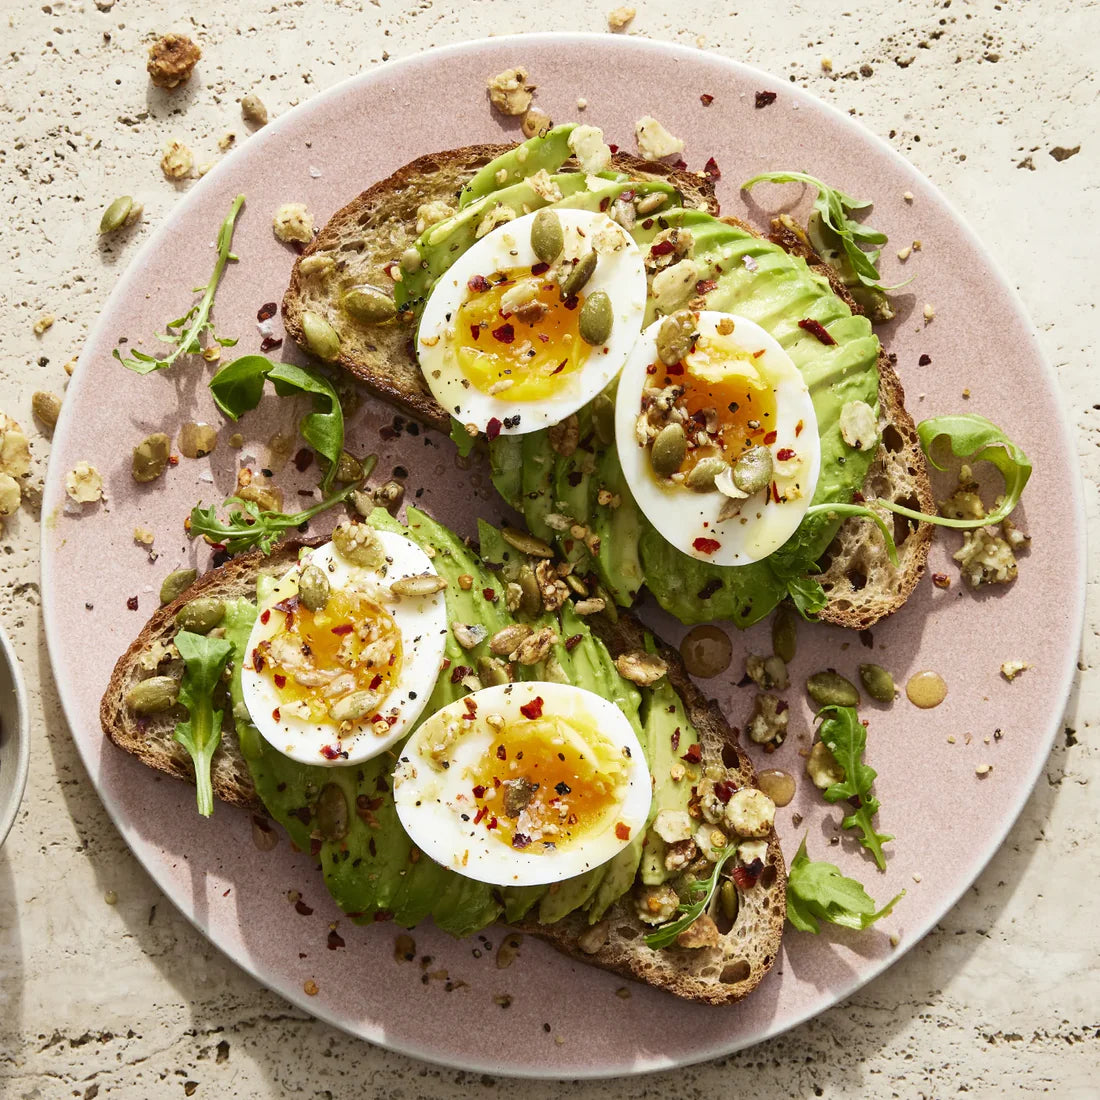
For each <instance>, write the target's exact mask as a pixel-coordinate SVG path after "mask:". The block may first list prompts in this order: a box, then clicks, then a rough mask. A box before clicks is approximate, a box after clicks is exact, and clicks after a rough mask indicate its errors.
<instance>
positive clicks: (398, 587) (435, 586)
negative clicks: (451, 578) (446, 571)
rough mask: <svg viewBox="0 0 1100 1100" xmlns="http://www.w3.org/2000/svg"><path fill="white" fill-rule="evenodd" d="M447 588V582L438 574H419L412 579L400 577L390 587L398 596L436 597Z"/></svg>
mask: <svg viewBox="0 0 1100 1100" xmlns="http://www.w3.org/2000/svg"><path fill="white" fill-rule="evenodd" d="M446 587H447V582H446V580H444V578H443V577H440V576H439V575H438V574H436V573H417V574H415V575H414V576H411V577H398V578H397V580H395V581H394V582H393V583H392V584H391V585H390V590H391V591H392V592H393V593H394V595H396V596H434V595H435V593H436V592H442V591H443V589H444V588H446Z"/></svg>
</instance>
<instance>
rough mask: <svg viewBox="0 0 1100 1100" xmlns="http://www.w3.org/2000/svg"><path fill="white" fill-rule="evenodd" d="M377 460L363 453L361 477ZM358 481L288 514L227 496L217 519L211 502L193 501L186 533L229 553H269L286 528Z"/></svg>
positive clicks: (348, 492)
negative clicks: (226, 513) (225, 515)
mask: <svg viewBox="0 0 1100 1100" xmlns="http://www.w3.org/2000/svg"><path fill="white" fill-rule="evenodd" d="M377 461H378V456H377V455H368V456H367V458H366V460H365V461H364V462H363V476H364V477H366V476H367V475H369V474H370V472H371V470H373V469H374V464H375V463H376V462H377ZM360 484H361V482H352V483H351V484H350V485H345V486H344V487H343V488H342V489H340V490H339V491H338V492H335V493H333V494H332V495H331V496H329V497H326V498H325V499H324V500H322V501H319V502H318V503H317V504H315V505H313V507H312V508H307V509H306V510H305V511H304V512H295V513H293V514H291V515H288V514H286V513H285V512H273V511H271V510H270V509H265V510H263V511H261V510H260V506H259V505H258V504H257V503H256V502H255V501H252V500H241V499H240V497H229V498H228V500H226V501H225V503H224V505H223V506H224V507H226V508H231V509H232V511H230V513H229V516H228V518H227V519H225V520H222V519H219V518H218V514H217V511H216V509H215V507H214V505H210V507H209V508H203V507H202V506H201V504H196V505H195V507H194V508H192V509H191V526H190V528H189V529H188V534H189V535H190V536H191V537H192V538H196V537H197V536H199V535H204V536H205V537H206V538H208V539H209V540H210V541H211V542H213V543H216V544H218V545H220V546H224V547H225V548H226V550H228V551H229V553H230V554H240V553H241V552H242V551H244V550H252V549H253V548H259V549H260V550H262V551H263V552H264V553H265V554H270V553H271V549H272V547H273V546H274V545H275V543H277V542H278V541H279V539H280V538H282V536H283V535H284V534H285V533H286V532H287V531H289V530H291V529H292V528H294V527H300V526H301V525H302V524H303V523H305V522H306V521H307V520H310V519H312V518H313V517H314V516H316V515H318V514H319V513H321V512H324V511H326V510H327V509H329V508H332V507H333V506H334V505H337V504H339V503H340V502H341V501H343V500H345V499H346V498H347V497H348V496H350V495H351V493H352V492H354V491H355V490H356V489H358V488H359V486H360Z"/></svg>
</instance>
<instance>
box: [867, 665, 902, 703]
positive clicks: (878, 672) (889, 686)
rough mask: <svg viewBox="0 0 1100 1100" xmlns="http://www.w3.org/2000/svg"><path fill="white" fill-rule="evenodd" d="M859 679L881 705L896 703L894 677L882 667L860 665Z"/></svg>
mask: <svg viewBox="0 0 1100 1100" xmlns="http://www.w3.org/2000/svg"><path fill="white" fill-rule="evenodd" d="M859 679H860V683H862V684H863V687H864V688H865V689H866V691H867V694H868V695H870V696H871V698H872V699H877V700H878V701H879V702H880V703H892V702H893V701H894V677H893V676H891V675H890V673H889V672H888V671H887V670H886V669H884V668H883V667H882V665H860V666H859Z"/></svg>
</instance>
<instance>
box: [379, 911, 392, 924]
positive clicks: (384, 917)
mask: <svg viewBox="0 0 1100 1100" xmlns="http://www.w3.org/2000/svg"><path fill="white" fill-rule="evenodd" d="M388 920H393V913H391V912H390V911H389V910H388V909H377V910H375V913H374V923H375V924H381V923H382V922H383V921H388Z"/></svg>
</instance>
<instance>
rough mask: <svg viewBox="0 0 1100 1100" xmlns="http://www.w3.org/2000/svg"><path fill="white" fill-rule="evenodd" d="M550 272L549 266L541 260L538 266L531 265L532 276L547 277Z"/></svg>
mask: <svg viewBox="0 0 1100 1100" xmlns="http://www.w3.org/2000/svg"><path fill="white" fill-rule="evenodd" d="M549 270H550V265H549V264H544V263H543V262H542V261H541V260H540V261H539V262H538V263H537V264H532V265H531V274H532V275H545V274H546V272H547V271H549Z"/></svg>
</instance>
